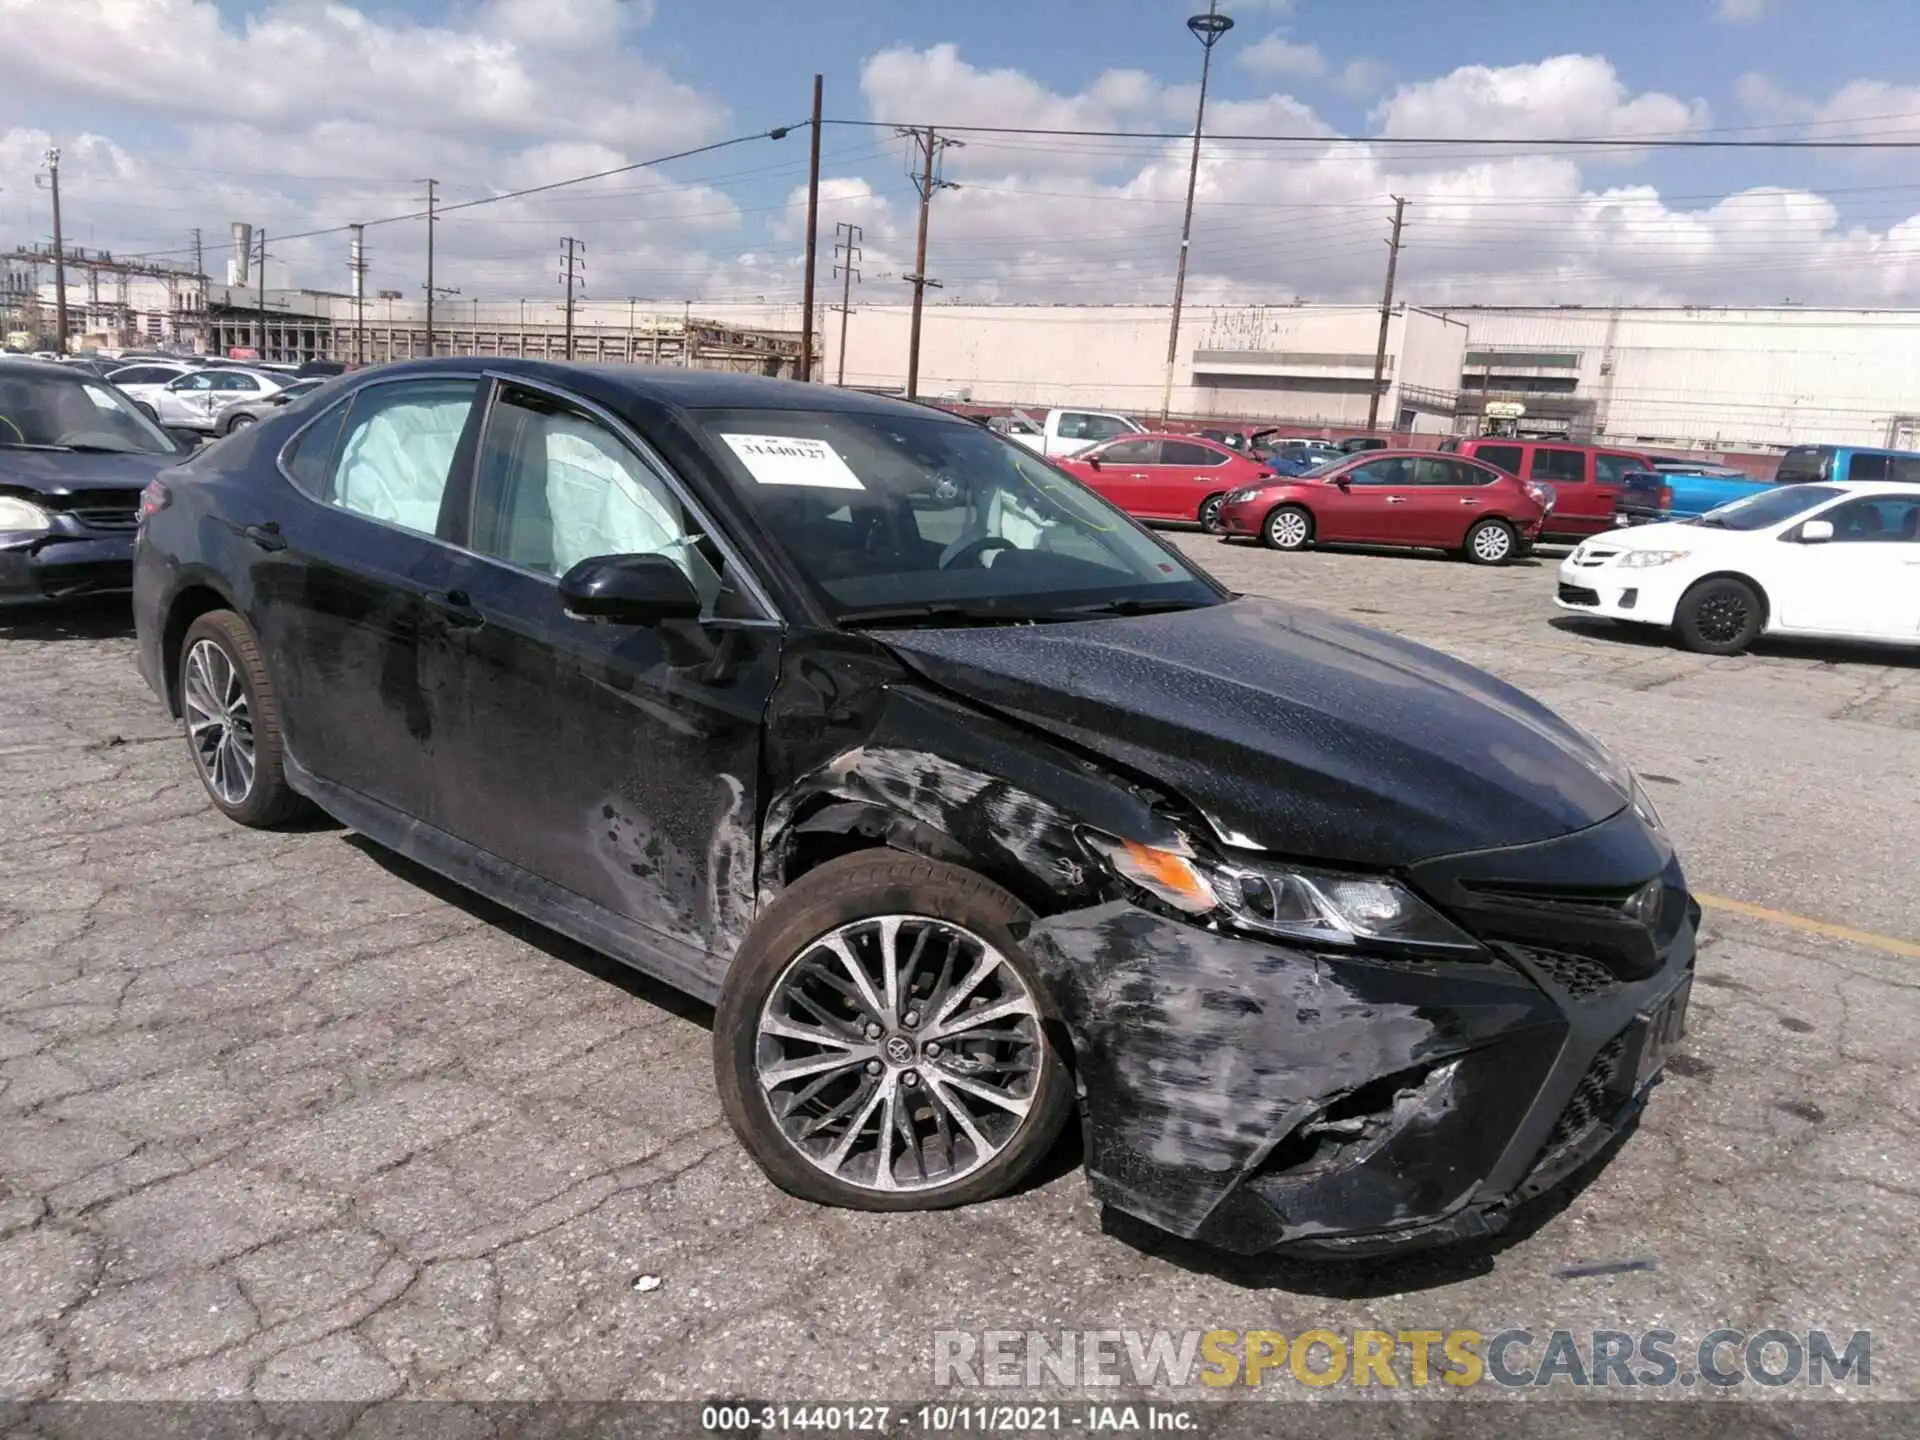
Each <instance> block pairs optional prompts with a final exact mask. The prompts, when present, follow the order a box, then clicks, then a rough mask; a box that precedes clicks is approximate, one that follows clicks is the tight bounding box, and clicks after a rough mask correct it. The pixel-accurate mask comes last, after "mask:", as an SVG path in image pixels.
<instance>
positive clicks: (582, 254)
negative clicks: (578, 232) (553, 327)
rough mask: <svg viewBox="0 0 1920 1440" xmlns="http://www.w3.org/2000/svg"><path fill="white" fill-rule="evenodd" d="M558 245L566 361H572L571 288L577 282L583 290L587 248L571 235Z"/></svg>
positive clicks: (561, 238) (561, 240)
mask: <svg viewBox="0 0 1920 1440" xmlns="http://www.w3.org/2000/svg"><path fill="white" fill-rule="evenodd" d="M560 244H561V245H562V246H564V247H565V248H564V249H563V250H562V251H561V256H560V259H561V263H562V265H564V266H565V268H564V269H563V270H561V272H560V278H561V279H562V280H563V281H565V282H566V286H567V359H569V360H571V359H573V286H574V282H575V281H576V280H577V281H579V282H580V284H581V286H582V288H585V285H586V269H587V247H586V246H585V245H582V244H581V243H580V242H579V241H578V240H576V239H574V238H573V236H571V235H562V236H561V237H560Z"/></svg>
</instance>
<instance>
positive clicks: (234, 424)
mask: <svg viewBox="0 0 1920 1440" xmlns="http://www.w3.org/2000/svg"><path fill="white" fill-rule="evenodd" d="M254 418H255V417H253V416H252V415H235V416H234V417H233V418H232V419H231V420H229V421H227V424H226V429H225V432H224V433H226V434H228V435H231V434H233V432H234V431H236V430H244V429H246V428H247V426H249V425H251V424H253V423H254Z"/></svg>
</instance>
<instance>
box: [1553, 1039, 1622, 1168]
mask: <svg viewBox="0 0 1920 1440" xmlns="http://www.w3.org/2000/svg"><path fill="white" fill-rule="evenodd" d="M1626 1053H1627V1036H1626V1032H1625V1031H1624V1030H1623V1031H1622V1032H1621V1033H1620V1034H1618V1035H1616V1036H1614V1037H1613V1039H1611V1040H1609V1041H1608V1042H1607V1043H1606V1044H1605V1045H1602V1046H1601V1047H1600V1053H1599V1054H1598V1055H1596V1056H1594V1057H1593V1064H1591V1065H1589V1066H1588V1067H1587V1073H1586V1074H1584V1075H1582V1076H1581V1077H1580V1083H1579V1084H1578V1085H1576V1086H1574V1088H1573V1098H1572V1099H1571V1100H1569V1101H1568V1102H1567V1108H1566V1109H1565V1110H1563V1111H1561V1112H1560V1118H1559V1119H1558V1120H1557V1121H1555V1122H1554V1126H1553V1133H1552V1134H1551V1135H1549V1136H1547V1144H1546V1149H1545V1151H1544V1152H1543V1153H1542V1155H1541V1159H1542V1160H1546V1159H1548V1158H1550V1157H1552V1156H1553V1155H1555V1154H1557V1153H1558V1152H1559V1151H1561V1150H1563V1149H1565V1148H1566V1147H1567V1146H1569V1145H1571V1144H1573V1143H1574V1142H1575V1141H1577V1140H1580V1139H1582V1138H1583V1137H1585V1135H1586V1133H1587V1132H1588V1131H1589V1130H1591V1129H1592V1128H1593V1127H1594V1126H1595V1125H1597V1124H1599V1123H1600V1122H1601V1121H1602V1120H1604V1119H1605V1118H1606V1117H1607V1114H1608V1111H1609V1110H1610V1109H1611V1108H1612V1103H1611V1102H1612V1097H1614V1096H1615V1095H1616V1093H1617V1090H1618V1086H1617V1084H1616V1081H1617V1080H1618V1078H1619V1074H1620V1062H1621V1060H1623V1059H1624V1058H1626Z"/></svg>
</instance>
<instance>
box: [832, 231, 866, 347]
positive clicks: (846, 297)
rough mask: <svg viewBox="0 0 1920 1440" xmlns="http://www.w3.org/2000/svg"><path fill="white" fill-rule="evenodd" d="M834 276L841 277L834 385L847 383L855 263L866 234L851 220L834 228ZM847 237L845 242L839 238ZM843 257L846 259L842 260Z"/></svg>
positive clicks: (855, 271) (858, 276) (856, 272)
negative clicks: (838, 367) (837, 353)
mask: <svg viewBox="0 0 1920 1440" xmlns="http://www.w3.org/2000/svg"><path fill="white" fill-rule="evenodd" d="M833 231H834V235H835V237H836V238H835V240H834V242H833V258H834V262H835V263H834V274H836V275H838V276H839V277H840V373H839V374H838V375H837V376H836V377H835V378H834V382H833V383H834V384H836V385H845V384H846V383H847V321H848V319H849V318H850V317H851V316H852V314H853V282H854V281H856V280H858V279H859V278H860V271H859V268H858V267H857V266H856V264H855V263H854V262H856V261H857V260H859V258H860V237H861V236H862V235H863V234H865V233H866V232H865V231H863V230H862V229H861V228H860V227H859V226H858V225H855V224H854V223H853V222H852V221H850V220H842V221H841V222H840V223H839V224H838V225H836V226H834V227H833ZM841 235H845V236H846V237H847V238H846V240H845V242H844V243H843V242H841V241H840V240H839V239H838V238H837V237H839V236H841ZM842 256H845V257H846V258H845V259H844V260H842V259H841V257H842Z"/></svg>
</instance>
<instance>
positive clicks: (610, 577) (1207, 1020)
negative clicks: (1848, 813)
mask: <svg viewBox="0 0 1920 1440" xmlns="http://www.w3.org/2000/svg"><path fill="white" fill-rule="evenodd" d="M143 508H144V511H145V514H146V519H145V520H144V522H143V525H142V529H141V535H140V543H139V558H138V562H137V567H136V577H135V616H136V622H137V625H138V630H139V654H140V661H141V665H142V668H143V670H144V672H145V674H146V677H147V679H148V681H149V683H150V684H152V686H153V687H154V688H155V690H156V691H157V692H158V693H159V695H160V696H161V697H162V699H163V700H164V702H165V703H166V705H167V706H168V708H169V709H170V710H171V711H172V712H173V713H174V714H175V715H177V716H180V717H182V718H183V720H184V730H185V736H186V749H187V751H188V755H189V756H190V758H191V763H192V765H193V767H194V769H195V771H196V773H198V775H199V776H200V778H201V779H202V781H203V782H204V784H205V787H206V791H207V793H208V795H209V796H210V797H211V798H212V802H213V803H214V804H215V805H216V806H218V807H219V808H220V809H221V810H222V811H224V812H225V813H226V814H228V815H229V816H231V817H232V818H233V819H235V820H237V821H239V822H240V823H242V824H247V825H255V826H268V825H274V824H277V823H280V822H283V821H286V820H289V819H291V818H293V817H294V816H295V815H297V814H298V813H299V812H300V811H301V810H302V809H304V808H305V807H307V806H309V805H318V806H319V807H320V808H322V809H323V810H325V811H327V812H329V813H330V814H332V815H333V816H335V817H336V818H337V819H339V820H340V821H341V822H343V823H345V824H347V825H349V826H351V827H353V828H354V829H356V830H358V831H360V832H361V833H363V834H364V835H366V836H368V837H370V838H371V839H373V840H374V841H376V842H377V843H380V844H382V845H385V846H388V847H391V848H392V849H394V850H397V851H399V852H401V853H403V854H405V855H407V856H410V857H412V858H413V859H415V860H417V861H419V862H420V863H422V864H424V865H427V866H429V867H431V868H433V869H435V870H438V871H440V872H441V873H442V874H444V875H447V876H450V877H452V878H453V879H455V880H457V881H458V882H460V883H461V884H463V885H466V886H469V887H471V888H472V889H474V890H477V891H479V892H481V893H482V894H484V895H487V896H489V897H492V898H493V899H495V900H497V901H499V902H500V903H502V904H504V905H506V906H508V907H510V908H512V909H514V910H516V911H519V912H521V913H523V914H525V915H528V916H531V917H533V918H534V919H536V920H539V921H541V922H543V923H544V924H546V925H548V926H551V927H552V928H554V929H556V930H559V931H561V932H563V933H565V934H568V935H570V936H573V937H575V938H577V939H579V940H581V941H584V942H585V943H587V944H589V945H592V946H595V947H597V948H599V949H600V950H602V951H605V952H606V953H608V954H610V955H613V956H616V957H618V958H619V959H620V960H622V961H625V962H626V963H628V964H630V965H633V966H635V967H637V968H639V969H641V970H643V971H645V972H647V973H648V974H651V975H653V976H656V977H659V978H661V979H664V980H666V981H668V982H670V983H672V984H674V985H676V986H679V987H681V988H683V989H685V990H687V991H689V992H691V993H692V994H694V995H696V996H699V997H703V998H705V999H707V1000H711V1001H714V1002H716V1004H717V1014H716V1019H715V1025H714V1057H715V1066H716V1073H717V1077H718V1083H719V1089H720V1094H721V1098H722V1102H723V1104H724V1107H725V1110H726V1113H727V1115H728V1117H729V1119H730V1120H731V1121H732V1123H733V1125H734V1127H735V1129H736V1131H737V1132H738V1134H739V1136H740V1138H741V1140H742V1142H743V1143H744V1144H745V1145H746V1146H747V1148H748V1149H749V1150H750V1151H751V1152H752V1153H753V1155H754V1156H755V1157H756V1159H758V1161H759V1162H760V1164H761V1165H762V1166H763V1167H764V1168H765V1170H766V1172H767V1173H768V1175H769V1176H771V1177H772V1178H773V1179H774V1180H775V1181H776V1182H777V1183H778V1184H780V1185H781V1186H783V1187H785V1188H786V1189H788V1190H790V1191H792V1192H793V1193H795V1194H797V1195H801V1196H804V1197H808V1198H811V1199H813V1200H816V1201H822V1202H827V1203H833V1204H840V1205H848V1206H855V1207H861V1208H866V1209H876V1210H907V1209H918V1208H924V1207H931V1206H943V1205H953V1204H959V1203H963V1202H967V1201H974V1200H981V1199H985V1198H987V1197H989V1196H993V1195H997V1194H1001V1193H1003V1192H1005V1191H1006V1190H1007V1189H1009V1188H1010V1187H1012V1186H1013V1185H1015V1184H1016V1183H1017V1182H1018V1181H1019V1180H1020V1178H1021V1177H1022V1176H1023V1175H1024V1174H1026V1173H1027V1172H1028V1171H1029V1170H1030V1169H1031V1168H1032V1167H1033V1166H1034V1165H1035V1164H1036V1163H1037V1162H1038V1161H1039V1160H1040V1158H1041V1157H1042V1156H1043V1155H1044V1154H1045V1153H1046V1151H1047V1150H1048V1148H1049V1147H1050V1146H1051V1145H1052V1144H1053V1143H1054V1141H1055V1139H1056V1137H1057V1136H1058V1134H1059V1132H1060V1130H1061V1128H1062V1126H1063V1125H1064V1124H1065V1122H1066V1120H1067V1118H1068V1115H1069V1113H1070V1111H1071V1110H1072V1109H1073V1108H1074V1107H1075V1106H1076V1105H1078V1106H1079V1108H1080V1111H1081V1115H1082V1117H1083V1121H1084V1126H1083V1130H1084V1134H1085V1140H1086V1154H1087V1170H1088V1175H1089V1178H1090V1181H1091V1184H1092V1187H1093V1190H1094V1192H1095V1194H1096V1195H1097V1196H1098V1197H1099V1198H1100V1199H1102V1200H1103V1201H1106V1202H1108V1203H1110V1204H1111V1205H1113V1206H1115V1207H1117V1208H1118V1209H1121V1210H1124V1211H1128V1212H1131V1213H1133V1214H1135V1215H1138V1216H1141V1217H1144V1218H1145V1219H1146V1220H1148V1221H1151V1222H1153V1223H1155V1224H1157V1225H1160V1226H1162V1227H1165V1228H1166V1229H1168V1230H1170V1231H1173V1232H1176V1233H1178V1234H1180V1235H1183V1236H1188V1237H1193V1238H1197V1239H1199V1240H1202V1241H1205V1242H1208V1243H1211V1244H1215V1245H1219V1246H1223V1247H1228V1248H1232V1249H1237V1250H1242V1251H1254V1250H1267V1249H1291V1250H1296V1251H1312V1252H1318V1253H1360V1252H1365V1251H1372V1250H1383V1249H1390V1248H1395V1247H1401V1246H1410V1245H1418V1244H1424V1243H1433V1242H1436V1241H1441V1240H1446V1239H1451V1238H1458V1237H1461V1236H1468V1235H1476V1234H1482V1233H1486V1232H1488V1231H1491V1230H1494V1229H1497V1228H1498V1227H1499V1226H1500V1225H1501V1224H1502V1223H1504V1221H1505V1219H1506V1217H1507V1215H1508V1213H1509V1210H1510V1207H1511V1206H1512V1205H1513V1204H1514V1203H1515V1201H1516V1200H1517V1199H1518V1198H1520V1197H1523V1196H1526V1195H1529V1194H1532V1193H1535V1192H1537V1191H1539V1190H1541V1189H1543V1188H1546V1187H1547V1186H1550V1185H1553V1184H1555V1183H1556V1182H1558V1181H1559V1180H1560V1179H1562V1177H1564V1176H1566V1175H1568V1174H1569V1173H1570V1172H1571V1171H1572V1170H1574V1169H1575V1168H1577V1167H1579V1166H1581V1165H1582V1164H1583V1163H1584V1162H1585V1161H1587V1160H1588V1159H1589V1158H1591V1157H1593V1156H1595V1155H1596V1154H1598V1153H1599V1152H1600V1151H1602V1150H1603V1149H1604V1148H1605V1147H1606V1145H1607V1143H1608V1142H1609V1141H1610V1140H1611V1139H1612V1138H1613V1137H1614V1136H1616V1135H1617V1134H1618V1133H1619V1132H1620V1131H1621V1130H1622V1129H1623V1128H1624V1127H1625V1126H1626V1125H1627V1123H1628V1122H1629V1120H1630V1119H1631V1118H1632V1117H1633V1116H1634V1115H1635V1114H1636V1113H1637V1111H1638V1108H1639V1106H1640V1104H1641V1102H1642V1099H1643V1097H1644V1096H1645V1094H1646V1093H1647V1090H1648V1088H1649V1086H1650V1085H1651V1083H1652V1082H1653V1080H1654V1079H1655V1078H1656V1076H1657V1075H1658V1073H1659V1071H1660V1068H1661V1064H1662V1062H1663V1060H1664V1058H1665V1056H1666V1054H1667V1052H1668V1049H1669V1047H1670V1046H1671V1045H1672V1044H1673V1043H1674V1040H1675V1039H1676V1037H1677V1036H1678V1035H1679V1033H1680V1030H1681V1025H1682V1017H1683V1015H1684V1011H1685V1004H1686V996H1687V990H1688V984H1689V978H1690V975H1691V970H1692V964H1693V948H1694V930H1695V925H1696V923H1697V918H1698V910H1697V907H1696V906H1695V905H1694V903H1693V901H1692V899H1691V897H1690V895H1689V893H1688V890H1687V886H1686V883H1685V881H1684V879H1683V878H1682V875H1681V870H1680V866H1679V863H1678V862H1677V860H1676V859H1675V857H1674V852H1673V850H1672V847H1671V846H1670V845H1669V844H1668V841H1667V839H1666V836H1665V834H1664V832H1663V831H1662V829H1661V827H1660V824H1659V821H1658V820H1657V818H1656V817H1655V816H1654V814H1653V811H1652V810H1651V808H1650V807H1648V806H1647V805H1646V803H1645V801H1644V799H1643V798H1642V797H1641V796H1640V794H1639V791H1638V787H1637V786H1636V785H1635V783H1634V781H1633V778H1632V776H1631V775H1630V774H1629V773H1628V772H1627V771H1626V770H1625V769H1624V768H1622V766H1621V765H1620V764H1619V763H1618V762H1616V761H1615V760H1614V759H1613V758H1612V757H1611V756H1610V755H1609V754H1608V753H1607V752H1606V751H1605V750H1604V749H1602V748H1601V747H1600V746H1599V745H1598V744H1597V743H1595V742H1594V741H1593V740H1591V739H1590V738H1589V737H1587V736H1586V735H1585V734H1584V733H1582V732H1581V731H1579V730H1577V729H1575V728H1574V727H1572V726H1570V725H1568V724H1566V723H1565V722H1563V721H1561V720H1560V719H1558V718H1557V717H1555V716H1554V715H1553V714H1552V713H1550V712H1549V711H1547V710H1545V709H1544V708H1542V707H1541V706H1540V705H1538V704H1536V703H1535V702H1533V701H1532V700H1530V699H1528V698H1527V697H1526V696H1525V695H1522V694H1520V693H1519V692H1517V691H1515V690H1513V689H1511V688H1509V687H1508V686H1506V685H1504V684H1502V683H1501V682H1499V681H1497V680H1495V679H1493V678H1491V677H1490V676H1488V675H1485V674H1483V673H1481V672H1479V671H1477V670H1474V669H1472V668H1470V667H1468V666H1466V665H1463V664H1460V663H1458V662H1456V661H1453V660H1451V659H1449V658H1447V657H1446V656H1444V655H1440V654H1437V653H1435V652H1433V651H1430V650H1426V649H1423V648H1421V647H1419V646H1416V645H1413V644H1409V643H1407V642H1405V641H1402V640H1399V639H1396V638H1394V637H1391V636H1388V635H1383V634H1379V633H1376V632H1373V631H1370V630H1366V629H1363V628H1361V627H1358V626H1354V625H1351V624H1348V623H1346V622H1344V621H1340V620H1336V619H1332V618H1329V617H1327V616H1324V615H1320V614H1317V613H1315V612H1312V611H1309V610H1303V609H1298V608H1295V607H1291V606H1287V605H1282V604H1278V603H1275V602H1272V601H1267V600H1258V599H1251V598H1244V597H1236V596H1234V595H1232V594H1230V593H1229V592H1227V591H1225V590H1223V589H1222V588H1221V587H1220V586H1219V585H1218V584H1216V583H1215V582H1214V581H1213V580H1212V579H1210V578H1209V577H1208V576H1207V575H1205V574H1204V573H1202V572H1201V571H1199V570H1197V569H1195V568H1194V567H1193V566H1192V565H1191V564H1190V563H1189V562H1187V561H1186V560H1184V559H1183V558H1182V557H1181V555H1180V553H1179V552H1178V551H1176V550H1174V549H1172V548H1171V547H1169V546H1167V545H1165V544H1163V543H1162V542H1161V541H1160V540H1158V539H1156V538H1155V537H1154V536H1153V535H1151V534H1149V533H1148V532H1147V531H1145V530H1143V529H1142V528H1140V527H1139V526H1137V525H1135V524H1134V523H1133V522H1132V521H1130V520H1129V519H1128V518H1127V517H1126V516H1125V515H1124V514H1122V513H1121V512H1120V511H1119V510H1117V509H1115V508H1114V507H1112V506H1111V505H1108V504H1107V503H1106V502H1104V501H1102V500H1101V499H1099V498H1098V497H1096V496H1094V495H1092V494H1091V493H1089V492H1088V491H1087V490H1085V489H1083V488H1082V487H1081V486H1079V485H1078V484H1076V483H1075V482H1074V481H1072V480H1071V479H1070V478H1068V477H1067V476H1066V475H1065V474H1063V473H1062V472H1060V471H1058V470H1055V469H1053V468H1051V467H1050V466H1048V465H1047V464H1046V462H1045V461H1043V460H1041V459H1039V458H1038V457H1036V456H1034V455H1033V454H1032V453H1031V452H1030V451H1027V450H1025V449H1022V448H1020V447H1018V446H1016V445H1013V444H1011V443H1009V442H1007V441H1005V440H1003V439H1001V438H1000V437H998V436H996V435H994V434H992V433H990V432H989V431H987V430H984V429H982V428H981V427H979V426H977V425H972V424H969V423H967V422H966V421H964V420H961V419H957V418H954V417H951V416H947V415H943V414H940V413H936V412H934V411H932V410H930V409H928V408H926V407H922V406H914V405H906V404H901V403H897V402H893V401H888V400H883V399H879V398H875V397H870V396H864V395H858V394H852V393H848V392H845V391H837V390H832V389H828V388H826V387H824V386H819V385H801V384H791V383H784V382H777V381H769V380H761V379H757V378H749V377H744V376H737V375H716V374H708V373H703V372H699V371H675V370H667V371H647V370H631V369H624V368H622V369H605V370H601V369H592V368H587V367H576V366H561V365H552V364H545V363H540V362H531V361H518V360H500V361H481V360H459V359H447V360H432V361H422V362H415V363H409V364H403V365H398V366H393V367H390V368H383V369H382V370H380V371H378V372H374V373H370V374H367V375H364V376H350V377H346V378H345V380H343V381H341V382H336V384H335V386H334V387H333V388H331V389H330V390H329V392H328V393H327V394H326V395H325V396H322V397H319V398H318V400H317V402H314V403H308V404H305V405H302V406H299V407H296V408H295V409H293V410H289V411H286V412H283V413H281V414H279V415H277V416H274V417H272V418H269V419H265V420H263V421H261V423H259V424H258V425H255V426H252V427H250V428H249V429H247V430H246V431H244V432H242V433H241V434H238V435H235V436H233V437H231V438H229V439H226V440H223V441H221V442H219V443H218V444H216V445H214V446H211V447H209V448H208V449H207V450H205V451H203V452H201V454H200V455H199V456H197V457H196V458H195V459H193V460H192V461H190V462H189V463H188V464H186V465H184V466H183V467H181V468H180V469H179V470H177V471H175V472H173V473H172V474H171V475H169V476H168V477H166V478H165V479H163V480H162V481H159V482H157V483H156V484H155V485H153V486H152V487H151V489H150V491H149V495H148V499H147V502H146V504H145V506H144V507H143Z"/></svg>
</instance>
